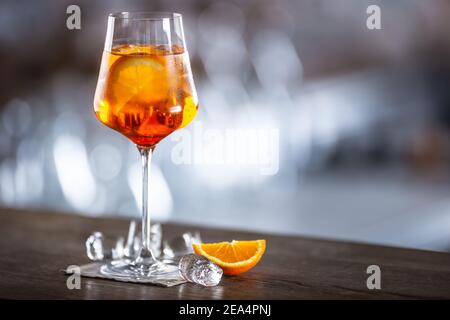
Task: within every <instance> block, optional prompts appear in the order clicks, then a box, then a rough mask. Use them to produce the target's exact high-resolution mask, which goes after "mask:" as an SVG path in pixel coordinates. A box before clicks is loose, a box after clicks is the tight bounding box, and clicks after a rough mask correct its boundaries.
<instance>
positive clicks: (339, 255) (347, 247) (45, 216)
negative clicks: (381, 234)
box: [0, 208, 450, 299]
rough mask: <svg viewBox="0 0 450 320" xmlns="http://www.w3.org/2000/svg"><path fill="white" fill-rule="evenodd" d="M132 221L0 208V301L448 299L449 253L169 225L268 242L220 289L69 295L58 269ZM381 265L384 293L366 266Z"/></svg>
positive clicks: (106, 284) (88, 288)
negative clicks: (93, 239)
mask: <svg viewBox="0 0 450 320" xmlns="http://www.w3.org/2000/svg"><path fill="white" fill-rule="evenodd" d="M127 226H128V221H126V220H121V219H94V218H86V217H79V216H75V215H70V214H56V213H48V212H42V211H24V210H13V209H4V208H3V209H2V208H0V298H6V299H30V298H32V299H34V298H37V299H336V298H337V299H377V298H384V299H385V298H387V299H398V298H413V299H415V298H450V254H447V253H437V252H428V251H419V250H409V249H399V248H391V247H381V246H373V245H366V244H355V243H347V242H338V241H325V240H318V239H310V238H302V237H284V236H274V235H263V234H254V233H248V232H234V231H226V230H217V229H209V228H193V227H189V226H179V225H165V226H164V229H163V230H164V232H165V235H166V236H167V237H170V236H171V235H175V234H179V233H181V232H182V231H183V230H199V231H200V232H201V234H202V237H203V240H204V241H206V242H208V241H221V240H232V239H258V238H265V239H266V240H267V249H266V253H265V255H264V257H263V258H262V260H261V261H260V263H259V264H258V265H257V266H256V267H255V268H254V269H253V270H251V271H249V272H247V273H244V274H241V275H239V276H235V277H224V278H223V280H222V282H221V283H220V285H219V286H216V287H209V288H206V287H201V286H198V285H194V284H191V283H187V284H182V285H179V286H175V287H171V288H161V287H155V286H150V285H140V284H131V283H121V282H115V281H110V280H102V279H90V278H82V280H81V289H80V290H69V289H67V286H66V279H67V278H66V276H65V275H63V274H62V273H61V272H60V270H61V269H62V268H65V267H67V266H68V265H72V264H83V263H86V262H88V260H87V258H86V253H85V247H84V241H85V239H86V237H87V236H88V235H89V234H90V233H91V232H92V231H95V230H99V231H102V232H103V233H104V234H105V236H106V237H108V236H109V237H110V238H115V237H117V236H118V235H123V234H126V232H127ZM372 264H376V265H379V266H380V268H381V290H368V289H367V286H366V279H367V277H368V274H366V269H367V267H368V266H369V265H372Z"/></svg>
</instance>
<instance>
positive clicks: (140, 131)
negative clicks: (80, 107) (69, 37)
mask: <svg viewBox="0 0 450 320" xmlns="http://www.w3.org/2000/svg"><path fill="white" fill-rule="evenodd" d="M94 110H95V114H96V116H97V118H98V119H99V120H100V121H101V122H102V123H103V124H105V125H107V126H108V127H110V128H112V129H114V130H117V131H119V132H120V133H122V134H124V135H125V136H127V137H128V138H129V139H131V140H132V141H133V142H134V143H136V144H137V145H140V146H154V145H156V144H157V143H158V142H159V141H160V140H161V139H163V138H164V137H166V136H167V135H169V134H170V133H172V132H173V131H175V130H177V129H179V128H182V127H184V126H186V125H187V124H189V123H190V122H191V121H192V120H193V119H194V117H195V115H196V114H197V110H198V101H197V94H196V92H195V87H194V84H193V79H192V73H191V70H190V64H189V56H188V54H187V52H185V51H184V49H183V48H182V47H179V46H171V47H169V46H155V45H121V46H116V47H114V48H113V49H112V50H111V51H110V52H109V51H104V52H103V58H102V64H101V67H100V74H99V81H98V83H97V89H96V92H95V99H94Z"/></svg>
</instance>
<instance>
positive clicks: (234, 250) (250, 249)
mask: <svg viewBox="0 0 450 320" xmlns="http://www.w3.org/2000/svg"><path fill="white" fill-rule="evenodd" d="M192 246H193V248H194V252H195V253H196V254H199V255H201V256H204V257H205V258H207V259H209V260H211V261H212V262H214V263H215V264H217V265H218V266H219V267H221V268H222V269H223V273H224V274H226V275H236V274H240V273H243V272H245V271H248V270H250V269H251V268H253V267H254V266H255V265H256V264H257V263H258V262H259V260H260V259H261V257H262V255H263V254H264V251H265V250H266V240H252V241H235V240H233V241H231V242H218V243H199V244H193V245H192Z"/></svg>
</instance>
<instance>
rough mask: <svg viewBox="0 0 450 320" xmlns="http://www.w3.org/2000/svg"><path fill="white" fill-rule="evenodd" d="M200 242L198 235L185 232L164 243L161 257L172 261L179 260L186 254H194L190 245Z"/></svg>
mask: <svg viewBox="0 0 450 320" xmlns="http://www.w3.org/2000/svg"><path fill="white" fill-rule="evenodd" d="M201 242H202V239H201V238H200V233H198V232H195V233H192V232H185V233H183V234H182V235H180V236H176V237H174V238H172V239H171V240H169V241H164V246H163V254H164V256H163V257H164V258H166V259H172V260H177V259H180V258H181V257H183V256H184V255H186V254H189V253H194V250H193V248H192V244H194V243H201Z"/></svg>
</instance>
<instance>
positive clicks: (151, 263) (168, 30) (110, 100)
mask: <svg viewBox="0 0 450 320" xmlns="http://www.w3.org/2000/svg"><path fill="white" fill-rule="evenodd" d="M94 110H95V114H96V116H97V118H98V119H99V120H100V122H102V123H103V124H105V125H107V126H108V127H110V128H112V129H114V130H116V131H118V132H120V133H122V134H123V135H125V136H126V137H127V138H129V139H130V140H131V141H132V142H134V143H135V144H136V146H137V148H138V150H139V152H140V154H141V158H142V173H143V174H142V248H141V250H140V253H139V255H138V257H137V258H136V259H134V260H131V259H120V260H114V261H112V262H110V263H107V264H105V265H103V266H102V267H101V272H102V273H103V274H105V275H109V276H114V277H123V278H128V279H145V280H151V279H154V278H158V279H161V278H164V277H165V276H166V275H168V274H169V273H171V272H174V271H176V270H177V268H176V267H175V266H173V265H169V264H166V263H163V262H161V261H158V260H157V259H156V258H155V256H154V254H153V253H152V250H151V243H150V214H149V206H148V188H149V179H148V178H149V173H150V164H151V157H152V154H153V152H154V150H155V146H156V145H157V144H158V143H159V141H161V140H162V139H163V138H164V137H166V136H168V135H169V134H170V133H172V132H174V131H175V130H177V129H180V128H183V127H184V126H186V125H187V124H188V123H190V122H191V121H192V120H193V118H194V117H195V115H196V114H197V110H198V100H197V93H196V90H195V86H194V82H193V79H192V72H191V67H190V62H189V55H188V52H187V50H186V44H185V39H184V33H183V24H182V16H181V15H180V14H178V13H167V12H120V13H114V14H110V15H109V17H108V28H107V33H106V41H105V48H104V52H103V57H102V63H101V67H100V73H99V78H98V82H97V88H96V92H95V98H94Z"/></svg>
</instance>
